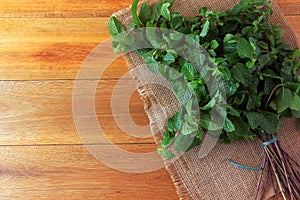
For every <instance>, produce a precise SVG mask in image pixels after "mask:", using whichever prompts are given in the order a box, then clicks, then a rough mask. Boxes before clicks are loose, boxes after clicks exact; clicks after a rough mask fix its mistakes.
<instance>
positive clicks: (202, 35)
mask: <svg viewBox="0 0 300 200" xmlns="http://www.w3.org/2000/svg"><path fill="white" fill-rule="evenodd" d="M209 24H210V22H209V20H208V19H207V20H206V21H205V23H204V25H203V27H202V31H201V33H200V37H205V36H206V35H207V33H208V30H209Z"/></svg>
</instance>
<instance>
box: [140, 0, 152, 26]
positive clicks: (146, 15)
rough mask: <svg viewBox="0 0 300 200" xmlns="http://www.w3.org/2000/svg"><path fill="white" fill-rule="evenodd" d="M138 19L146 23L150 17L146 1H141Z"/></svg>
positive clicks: (149, 9)
mask: <svg viewBox="0 0 300 200" xmlns="http://www.w3.org/2000/svg"><path fill="white" fill-rule="evenodd" d="M139 19H140V20H141V22H142V23H143V24H146V23H147V21H149V20H150V19H151V8H150V6H149V5H148V4H147V3H146V2H144V3H142V7H141V11H140V14H139Z"/></svg>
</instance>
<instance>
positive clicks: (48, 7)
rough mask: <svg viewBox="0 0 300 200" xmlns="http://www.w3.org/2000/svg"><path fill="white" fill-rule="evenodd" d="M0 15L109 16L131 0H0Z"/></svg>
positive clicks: (130, 2) (128, 4) (126, 5)
mask: <svg viewBox="0 0 300 200" xmlns="http://www.w3.org/2000/svg"><path fill="white" fill-rule="evenodd" d="M0 4H1V8H0V17H51V18H52V17H72V18H74V17H80V18H84V17H89V18H91V17H109V16H110V15H111V14H112V13H114V12H116V11H118V10H120V9H123V8H126V7H128V6H130V5H131V4H132V0H124V1H109V0H89V1H85V0H75V1H70V0H57V1H55V2H53V1H51V0H39V1H33V2H31V1H28V0H16V1H7V0H0Z"/></svg>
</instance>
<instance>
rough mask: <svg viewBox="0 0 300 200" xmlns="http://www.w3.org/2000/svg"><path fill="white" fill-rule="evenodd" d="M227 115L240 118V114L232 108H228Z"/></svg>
mask: <svg viewBox="0 0 300 200" xmlns="http://www.w3.org/2000/svg"><path fill="white" fill-rule="evenodd" d="M227 113H228V114H229V115H232V116H235V117H240V113H239V112H238V111H237V110H236V109H234V108H233V107H231V106H227Z"/></svg>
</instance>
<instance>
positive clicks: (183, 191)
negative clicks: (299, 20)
mask: <svg viewBox="0 0 300 200" xmlns="http://www.w3.org/2000/svg"><path fill="white" fill-rule="evenodd" d="M147 2H148V4H149V5H150V6H151V5H154V4H155V3H157V2H159V0H149V1H147ZM237 2H238V1H237V0H233V1H231V2H230V3H229V4H226V3H223V4H221V2H220V3H219V2H218V1H193V0H190V1H188V2H186V1H180V0H179V1H175V4H174V6H173V8H172V9H173V10H175V11H180V12H181V13H182V14H183V15H188V16H193V15H195V12H190V9H194V10H195V9H199V8H200V7H201V6H207V7H208V8H209V9H213V10H225V9H228V8H230V7H232V6H233V5H234V4H235V3H237ZM205 3H207V5H206V4H205ZM187 6H189V8H188V9H185V8H187ZM272 8H273V10H274V14H273V16H272V18H271V19H270V21H271V23H279V24H280V25H281V27H282V28H284V29H285V31H286V33H285V35H284V40H285V41H286V42H287V43H289V44H291V45H292V46H293V47H296V46H298V42H297V39H296V36H295V34H294V32H293V30H292V28H291V27H290V25H289V24H288V23H287V21H286V19H285V18H284V15H283V13H282V12H281V10H280V8H279V6H278V4H277V3H276V2H275V1H272ZM114 16H116V17H117V18H118V19H120V21H121V22H122V23H123V24H124V25H125V26H128V25H129V24H130V23H131V20H132V19H131V12H130V8H126V9H123V10H121V11H119V12H117V13H115V14H114ZM124 57H125V59H126V61H127V64H128V66H130V67H131V68H132V70H131V73H132V75H133V77H134V78H135V79H137V80H138V81H139V83H138V86H137V88H138V92H139V94H140V96H141V98H142V99H143V101H144V108H145V112H146V114H147V115H148V118H149V120H150V126H151V131H152V133H153V134H154V139H155V142H156V144H158V145H159V144H160V141H161V137H160V136H161V133H162V132H163V131H164V129H165V125H164V122H165V121H166V120H167V119H168V118H170V117H171V116H172V115H173V114H174V113H175V112H176V111H177V109H178V107H179V105H178V102H177V105H176V100H174V101H172V100H171V102H173V103H174V105H171V106H170V107H172V108H171V109H169V110H171V112H170V111H169V112H168V111H166V109H164V106H163V105H161V104H160V102H159V100H157V98H156V97H155V96H156V95H155V92H154V91H153V88H152V87H151V86H150V85H149V86H148V85H146V84H145V83H144V82H143V81H142V80H140V79H141V75H140V74H139V73H141V72H139V71H138V70H135V68H136V67H137V66H139V65H143V61H142V59H141V58H140V57H139V56H138V55H136V54H135V53H128V54H125V55H124ZM143 70H145V69H143ZM143 70H142V71H143ZM145 73H148V72H145ZM142 76H143V75H142ZM172 111H173V112H172ZM283 146H286V145H283ZM294 153H295V152H294ZM296 154H297V153H296ZM164 162H165V167H166V169H167V171H168V172H169V174H170V176H171V179H172V181H173V183H174V185H175V187H176V191H177V194H178V195H179V197H180V199H195V198H197V199H199V198H201V197H192V196H193V192H192V191H189V188H190V187H187V185H186V183H185V181H183V178H182V176H180V175H179V173H178V171H177V170H178V166H180V167H182V168H183V170H185V168H186V170H189V168H188V163H187V162H186V160H185V159H178V160H177V161H176V162H177V163H176V166H177V168H176V167H175V163H171V162H169V161H166V160H164ZM187 180H188V179H187Z"/></svg>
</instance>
